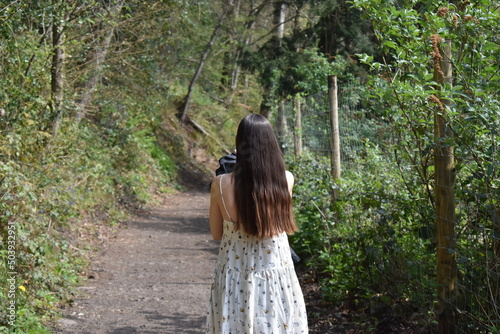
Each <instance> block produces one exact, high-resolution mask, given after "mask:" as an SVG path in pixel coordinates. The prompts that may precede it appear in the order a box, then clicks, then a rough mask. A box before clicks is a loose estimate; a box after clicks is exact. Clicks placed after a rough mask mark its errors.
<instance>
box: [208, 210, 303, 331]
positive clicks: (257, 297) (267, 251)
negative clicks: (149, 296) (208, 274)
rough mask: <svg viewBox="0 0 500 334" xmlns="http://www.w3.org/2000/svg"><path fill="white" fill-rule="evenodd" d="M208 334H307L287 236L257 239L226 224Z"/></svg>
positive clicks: (216, 270) (210, 303)
mask: <svg viewBox="0 0 500 334" xmlns="http://www.w3.org/2000/svg"><path fill="white" fill-rule="evenodd" d="M226 211H227V210H226ZM206 332H207V333H213V334H281V333H283V334H285V333H286V334H292V333H293V334H299V333H308V327H307V314H306V307H305V303H304V297H303V295H302V290H301V288H300V285H299V281H298V279H297V274H296V273H295V268H294V265H293V262H292V258H291V253H290V246H289V244H288V236H287V235H286V233H282V234H280V235H278V236H275V237H273V238H268V239H258V238H256V237H253V236H249V235H246V234H245V233H244V232H242V231H241V229H240V230H235V229H234V223H233V222H229V221H224V232H223V236H222V240H221V246H220V250H219V255H218V258H217V263H216V265H215V270H214V273H213V284H212V288H211V294H210V300H209V305H208V315H207V327H206Z"/></svg>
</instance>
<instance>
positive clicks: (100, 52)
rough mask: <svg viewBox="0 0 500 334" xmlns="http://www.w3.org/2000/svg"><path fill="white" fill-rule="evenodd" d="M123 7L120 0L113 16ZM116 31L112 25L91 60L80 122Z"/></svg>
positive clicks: (80, 101)
mask: <svg viewBox="0 0 500 334" xmlns="http://www.w3.org/2000/svg"><path fill="white" fill-rule="evenodd" d="M122 7H123V2H119V3H118V4H117V5H116V6H115V7H114V8H113V9H112V13H113V14H112V15H111V16H112V17H114V16H116V15H117V14H119V13H120V11H121V9H122ZM114 33H115V29H114V27H110V28H109V31H108V33H107V34H106V35H105V36H104V39H103V40H102V45H97V46H96V48H95V53H94V56H93V58H92V59H91V61H90V62H89V66H90V72H91V73H90V78H89V79H88V81H87V82H86V84H85V87H84V88H83V92H82V94H81V96H80V100H79V101H78V102H77V104H78V111H77V114H76V122H80V121H81V120H82V119H83V118H84V117H85V115H86V113H87V110H86V109H87V106H88V105H89V103H90V102H91V100H92V96H93V95H94V92H95V89H96V87H97V85H98V84H99V82H100V81H101V78H102V69H103V66H104V62H105V60H106V56H107V54H108V51H109V46H110V44H111V40H112V38H113V35H114Z"/></svg>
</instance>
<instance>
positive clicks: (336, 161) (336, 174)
mask: <svg viewBox="0 0 500 334" xmlns="http://www.w3.org/2000/svg"><path fill="white" fill-rule="evenodd" d="M328 107H329V111H330V152H331V155H330V160H331V167H332V171H331V173H332V178H333V179H334V180H337V179H339V178H340V136H339V109H338V99H337V76H334V75H330V76H328Z"/></svg>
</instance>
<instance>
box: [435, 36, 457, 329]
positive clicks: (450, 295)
mask: <svg viewBox="0 0 500 334" xmlns="http://www.w3.org/2000/svg"><path fill="white" fill-rule="evenodd" d="M440 42H441V37H439V36H437V35H434V36H433V46H434V52H433V57H434V80H435V81H436V82H437V83H439V84H441V85H443V84H451V83H452V67H451V41H446V42H445V43H443V51H440V50H439V45H440ZM433 100H434V101H435V102H436V103H437V104H438V107H437V108H436V110H435V112H434V140H435V144H436V148H435V152H434V159H435V182H436V184H435V189H436V244H437V283H438V288H437V293H438V304H437V309H436V314H437V317H438V319H437V320H438V333H440V334H453V333H455V332H456V328H455V327H456V323H455V311H454V306H453V304H454V302H455V298H456V280H457V259H456V244H457V240H456V234H455V172H454V147H453V146H452V137H453V133H452V131H451V126H450V125H451V124H450V121H449V120H448V117H447V105H448V104H449V100H447V99H446V98H445V97H444V98H443V97H441V98H437V97H435V98H434V99H433Z"/></svg>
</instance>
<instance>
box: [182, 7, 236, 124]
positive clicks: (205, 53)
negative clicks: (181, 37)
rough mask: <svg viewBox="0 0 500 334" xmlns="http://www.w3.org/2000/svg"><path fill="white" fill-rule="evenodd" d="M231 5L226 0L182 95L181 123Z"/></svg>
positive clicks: (185, 119) (184, 118)
mask: <svg viewBox="0 0 500 334" xmlns="http://www.w3.org/2000/svg"><path fill="white" fill-rule="evenodd" d="M232 6H233V0H228V2H227V5H226V6H225V8H224V9H223V12H222V14H221V16H220V17H219V20H218V22H217V25H216V26H215V28H214V30H213V32H212V36H211V37H210V41H209V42H208V43H207V45H206V47H205V50H204V51H203V53H202V55H201V59H200V61H199V62H198V67H197V69H196V72H195V73H194V75H193V77H192V79H191V82H190V83H189V87H188V92H187V94H186V96H185V97H184V101H183V103H182V105H181V107H180V108H179V112H180V122H181V123H182V124H185V123H186V122H187V120H188V114H187V113H188V109H189V103H190V102H191V95H192V93H193V90H194V86H195V84H196V81H197V80H198V78H199V77H200V74H201V71H202V70H203V67H204V66H205V61H206V60H207V57H208V54H209V53H210V51H211V49H212V47H213V45H214V43H215V38H216V37H217V34H218V32H219V30H220V29H221V26H222V23H223V22H224V19H225V18H226V16H227V14H228V13H229V11H230V10H231V8H232Z"/></svg>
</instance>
